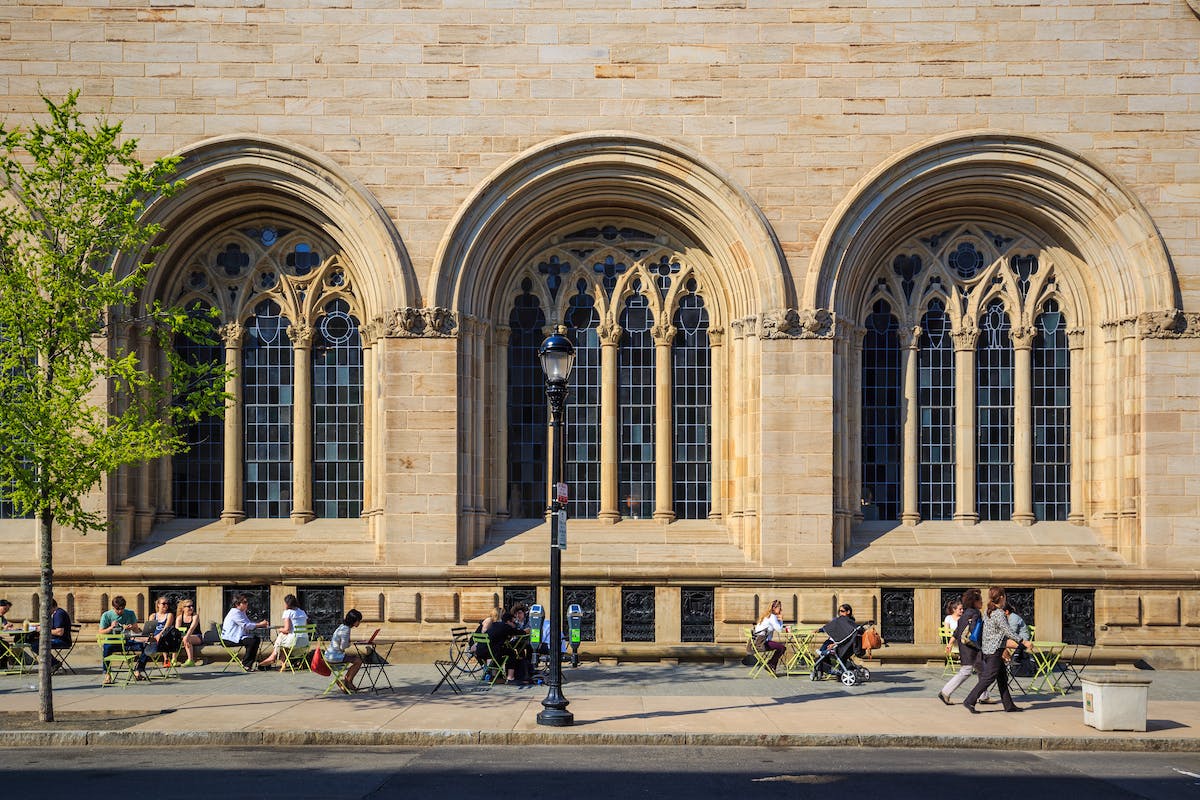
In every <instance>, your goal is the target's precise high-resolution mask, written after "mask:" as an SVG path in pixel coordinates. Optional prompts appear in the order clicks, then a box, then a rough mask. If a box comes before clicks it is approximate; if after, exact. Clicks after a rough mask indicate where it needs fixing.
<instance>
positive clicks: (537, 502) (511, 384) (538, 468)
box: [507, 279, 546, 519]
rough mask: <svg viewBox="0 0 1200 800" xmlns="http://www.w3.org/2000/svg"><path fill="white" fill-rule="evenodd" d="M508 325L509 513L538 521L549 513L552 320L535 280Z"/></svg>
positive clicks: (523, 291) (524, 290) (527, 284)
mask: <svg viewBox="0 0 1200 800" xmlns="http://www.w3.org/2000/svg"><path fill="white" fill-rule="evenodd" d="M508 325H509V328H510V331H511V332H510V334H509V338H508V426H509V427H508V430H509V434H508V445H509V447H508V454H507V458H508V492H509V506H508V507H509V509H510V513H511V514H512V515H513V516H514V517H521V518H525V519H534V518H537V517H541V516H542V515H543V513H544V512H545V508H546V392H545V389H544V387H543V383H544V379H543V375H542V367H541V364H540V363H539V361H538V355H537V351H538V346H539V345H540V344H541V343H542V338H543V333H544V329H545V326H546V315H545V313H544V312H543V311H542V307H541V301H539V300H538V298H537V295H535V294H533V283H532V282H531V281H530V280H529V279H526V280H525V281H523V282H522V284H521V294H520V295H519V296H518V297H517V299H516V301H515V302H514V304H513V309H512V313H511V314H510V315H509V318H508Z"/></svg>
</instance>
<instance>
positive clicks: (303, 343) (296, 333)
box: [287, 322, 317, 347]
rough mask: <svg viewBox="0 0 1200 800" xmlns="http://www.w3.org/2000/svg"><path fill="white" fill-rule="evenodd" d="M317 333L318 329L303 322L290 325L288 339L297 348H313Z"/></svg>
mask: <svg viewBox="0 0 1200 800" xmlns="http://www.w3.org/2000/svg"><path fill="white" fill-rule="evenodd" d="M316 333H317V330H316V328H314V327H313V326H312V325H306V324H304V323H303V322H302V323H300V324H298V325H289V326H288V329H287V334H288V338H289V339H291V340H292V345H293V346H295V347H312V343H313V336H315V335H316Z"/></svg>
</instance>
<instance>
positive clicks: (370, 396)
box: [358, 322, 382, 517]
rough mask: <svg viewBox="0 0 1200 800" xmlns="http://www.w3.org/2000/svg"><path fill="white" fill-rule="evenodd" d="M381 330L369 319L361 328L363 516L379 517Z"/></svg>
mask: <svg viewBox="0 0 1200 800" xmlns="http://www.w3.org/2000/svg"><path fill="white" fill-rule="evenodd" d="M380 332H381V325H380V324H379V323H378V322H368V323H367V324H365V325H360V326H359V328H358V337H359V341H361V342H362V357H363V486H362V493H363V501H362V516H363V517H372V516H375V515H376V514H378V513H379V510H380V509H379V507H378V505H377V504H376V502H375V500H376V497H375V487H376V485H378V483H379V482H380V480H381V476H379V475H377V474H376V469H375V451H376V447H377V441H378V440H379V439H380V438H382V436H381V431H380V429H379V425H378V422H377V420H376V418H375V417H376V415H377V414H378V409H377V405H378V401H377V399H376V392H378V386H379V383H378V381H379V376H378V375H377V374H376V371H377V370H378V366H377V365H378V359H377V358H376V344H377V343H378V342H379V336H380Z"/></svg>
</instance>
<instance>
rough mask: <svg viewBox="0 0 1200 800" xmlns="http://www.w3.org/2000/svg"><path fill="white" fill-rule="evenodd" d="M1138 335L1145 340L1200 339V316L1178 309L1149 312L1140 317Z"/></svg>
mask: <svg viewBox="0 0 1200 800" xmlns="http://www.w3.org/2000/svg"><path fill="white" fill-rule="evenodd" d="M1137 322H1138V333H1139V335H1141V336H1142V338H1144V339H1196V338H1200V314H1195V313H1189V312H1186V311H1180V310H1179V309H1178V308H1170V309H1164V310H1162V311H1148V312H1146V313H1145V314H1141V315H1139V316H1138V319H1137Z"/></svg>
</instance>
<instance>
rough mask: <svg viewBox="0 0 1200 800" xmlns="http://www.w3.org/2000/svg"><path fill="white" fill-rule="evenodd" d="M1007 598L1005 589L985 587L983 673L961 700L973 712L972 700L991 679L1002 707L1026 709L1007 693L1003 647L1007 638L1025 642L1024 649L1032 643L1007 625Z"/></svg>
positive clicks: (1005, 645) (985, 689) (1018, 709)
mask: <svg viewBox="0 0 1200 800" xmlns="http://www.w3.org/2000/svg"><path fill="white" fill-rule="evenodd" d="M1007 599H1008V598H1007V597H1006V596H1005V592H1004V590H1003V589H1001V588H1000V587H999V586H993V587H992V588H990V589H988V604H987V613H986V614H984V616H983V647H982V648H980V649H981V650H982V652H983V669H982V670H981V672H982V674H981V675H980V676H979V683H977V684H975V688H974V689H972V690H971V693H970V694H969V695H967V699H966V700H963V705H964V706H966V708H967V711H970V712H971V713H972V714H978V713H979V711H977V710H976V708H975V701H976V700H978V699H979V698H980V696H981V695H982V694H983V693H984V692H985V691H987V688H988V687H989V686H991V685H992V682H993V681H994V682H995V683H996V685H997V686H998V687H999V688H1000V702H1001V703H1003V704H1004V710H1005V711H1024V710H1025V709H1023V708H1019V707H1018V706H1017V704H1016V703H1014V702H1013V699H1012V695H1011V694H1009V693H1008V673H1007V672H1006V671H1005V669H1004V649H1005V648H1006V647H1007V646H1008V642H1009V641H1010V640H1011V641H1013V642H1015V643H1016V644H1023V645H1025V648H1026V649H1028V648H1030V647H1032V646H1033V645H1032V643H1031V642H1029V641H1021V640H1019V639H1017V635H1016V634H1015V633H1013V632H1012V629H1011V628H1010V627H1008V617H1006V616H1005V615H1004V604H1005V602H1006V601H1007ZM1014 646H1015V645H1014Z"/></svg>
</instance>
